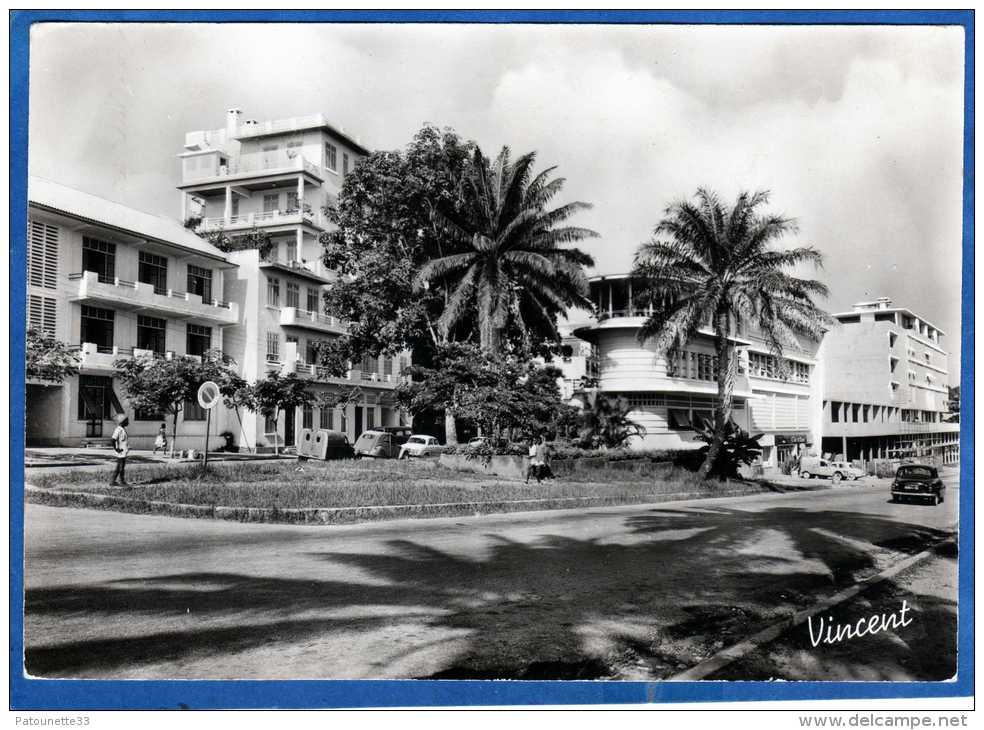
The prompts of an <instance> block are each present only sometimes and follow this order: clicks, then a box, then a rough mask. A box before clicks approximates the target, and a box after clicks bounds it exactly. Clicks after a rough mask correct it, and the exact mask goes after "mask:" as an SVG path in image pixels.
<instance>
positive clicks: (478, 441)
mask: <svg viewBox="0 0 984 730" xmlns="http://www.w3.org/2000/svg"><path fill="white" fill-rule="evenodd" d="M488 441H489V439H488V438H487V437H485V436H476V437H475V438H473V439H469V440H468V445H469V446H472V447H475V446H484V445H485V444H486V443H488Z"/></svg>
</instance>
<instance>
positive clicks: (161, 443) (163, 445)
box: [154, 423, 167, 454]
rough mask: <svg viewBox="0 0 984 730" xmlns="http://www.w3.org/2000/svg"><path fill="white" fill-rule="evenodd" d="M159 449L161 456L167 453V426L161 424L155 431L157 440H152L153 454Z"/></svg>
mask: <svg viewBox="0 0 984 730" xmlns="http://www.w3.org/2000/svg"><path fill="white" fill-rule="evenodd" d="M158 449H160V450H161V453H162V454H166V453H167V424H165V423H162V424H161V427H160V428H159V429H157V438H156V439H154V453H155V454H156V453H157V450H158Z"/></svg>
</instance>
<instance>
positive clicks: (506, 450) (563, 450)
mask: <svg viewBox="0 0 984 730" xmlns="http://www.w3.org/2000/svg"><path fill="white" fill-rule="evenodd" d="M529 450H530V447H529V445H528V444H523V443H506V444H500V445H497V446H492V445H491V444H482V445H480V446H467V445H459V446H445V447H444V453H445V454H462V455H464V456H466V457H467V458H469V459H485V460H488V459H489V458H491V457H493V456H526V455H528V454H529ZM549 454H550V459H551V461H565V460H567V459H604V460H606V461H650V462H668V463H673V464H679V465H688V466H689V465H690V464H691V462H696V463H697V464H700V462H701V461H703V455H702V454H701V453H700V450H699V449H628V448H617V449H582V448H580V447H578V446H553V445H550V446H549Z"/></svg>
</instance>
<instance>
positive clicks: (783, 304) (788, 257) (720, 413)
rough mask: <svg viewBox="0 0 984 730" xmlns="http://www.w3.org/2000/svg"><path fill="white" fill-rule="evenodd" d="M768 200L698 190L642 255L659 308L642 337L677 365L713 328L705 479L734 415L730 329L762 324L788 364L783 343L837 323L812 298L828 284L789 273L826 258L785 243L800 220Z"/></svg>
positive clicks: (673, 210) (672, 211)
mask: <svg viewBox="0 0 984 730" xmlns="http://www.w3.org/2000/svg"><path fill="white" fill-rule="evenodd" d="M768 201H769V194H768V193H767V192H758V193H754V194H753V193H747V192H743V193H741V194H740V195H739V196H738V198H737V199H736V200H735V203H734V205H732V206H730V207H729V206H727V205H725V204H723V203H722V202H721V200H720V199H719V198H718V196H717V195H716V194H714V193H713V192H711V191H708V190H705V189H703V188H702V189H699V190H698V191H697V194H696V196H695V200H692V201H691V200H683V201H679V202H676V203H674V204H672V205H671V206H670V207H669V208H667V209H666V211H665V214H664V217H663V219H662V220H661V221H660V223H659V225H657V226H656V229H655V231H654V235H653V238H652V239H651V240H650V241H649V242H648V243H645V244H643V245H642V246H641V247H640V248H639V250H638V251H637V252H636V257H635V263H636V266H635V276H636V277H638V278H639V279H640V280H641V282H642V284H643V286H642V287H640V288H641V289H642V294H641V298H642V300H643V301H644V302H646V303H648V304H649V305H651V306H652V307H653V313H652V315H651V316H650V317H649V318H648V319H647V320H646V322H645V324H644V325H643V327H642V328H641V329H640V331H639V340H640V342H643V343H645V342H646V341H648V340H655V343H656V350H657V353H659V354H661V355H663V356H664V357H665V358H666V359H667V361H668V362H672V361H673V360H674V359H675V357H676V355H677V354H678V353H679V352H680V351H681V350H682V349H683V348H684V347H685V346H686V344H687V343H688V342H689V341H690V340H691V339H692V338H693V337H694V336H695V335H696V334H697V331H698V330H699V329H701V328H702V327H705V326H706V325H707V324H708V323H710V325H711V328H712V329H713V330H714V340H715V346H716V351H717V362H718V369H717V404H716V406H715V409H714V438H713V440H712V442H711V445H710V449H709V450H708V453H707V457H706V459H705V460H704V463H703V464H702V465H701V468H700V471H699V475H700V476H701V477H702V478H704V477H707V475H708V473H709V472H710V470H711V469H712V468H713V467H714V465H715V462H716V461H717V458H718V454H719V453H720V451H721V447H722V444H723V442H724V437H725V432H726V426H727V423H728V421H729V420H730V419H731V408H732V391H733V390H734V380H735V371H736V364H737V362H736V361H737V358H736V357H735V353H734V348H733V345H732V343H731V341H730V340H729V339H728V335H729V333H731V332H732V330H733V327H734V326H735V324H736V323H737V322H739V321H743V322H747V323H749V324H751V325H753V326H756V327H757V328H758V329H759V330H760V331H761V333H762V335H763V337H764V338H765V341H766V343H767V344H768V346H769V349H770V350H771V351H772V353H773V355H775V357H776V358H777V360H778V362H779V363H780V367H783V366H784V365H785V360H784V359H783V350H784V348H786V347H789V346H795V345H796V343H797V340H796V338H797V337H805V338H809V339H811V340H814V341H815V340H819V339H820V337H822V335H823V331H824V327H825V326H826V325H827V324H829V322H830V317H829V315H828V314H827V313H826V312H824V311H823V310H821V309H820V308H819V307H818V306H817V305H816V304H814V301H813V299H814V297H826V296H827V287H826V286H825V285H824V284H822V283H820V282H819V281H816V280H813V279H804V278H800V277H798V276H794V275H793V274H792V273H790V272H789V269H791V268H793V267H796V266H801V265H804V264H812V265H814V266H815V267H821V266H822V265H823V257H822V255H821V254H820V252H819V251H817V250H816V249H814V248H812V247H797V248H791V249H781V248H778V247H776V246H775V245H774V244H776V243H777V242H778V241H779V240H780V239H782V238H783V237H784V236H786V235H788V234H790V233H793V232H795V231H796V225H795V222H794V221H793V220H792V219H790V218H786V217H784V216H781V215H775V214H769V213H764V212H761V208H762V206H764V205H766V204H767V203H768Z"/></svg>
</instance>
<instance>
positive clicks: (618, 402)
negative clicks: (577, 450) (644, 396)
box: [579, 391, 646, 449]
mask: <svg viewBox="0 0 984 730" xmlns="http://www.w3.org/2000/svg"><path fill="white" fill-rule="evenodd" d="M630 410H631V407H630V406H629V401H628V400H627V399H626V398H625V397H623V396H617V397H614V398H613V397H611V396H607V395H605V394H604V393H600V392H598V391H594V392H591V393H589V394H588V396H587V403H586V404H585V409H584V411H583V412H582V414H581V422H580V431H579V435H580V437H581V442H582V444H583V445H584V446H585V448H599V447H601V446H604V447H607V448H610V449H614V448H617V447H619V446H622V445H623V444H625V442H626V441H628V440H629V439H630V438H632V437H633V436H639V437H642V436H645V435H646V429H645V427H644V426H642V425H641V424H638V423H636V422H635V421H633V420H631V419H630V418H629V411H630Z"/></svg>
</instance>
